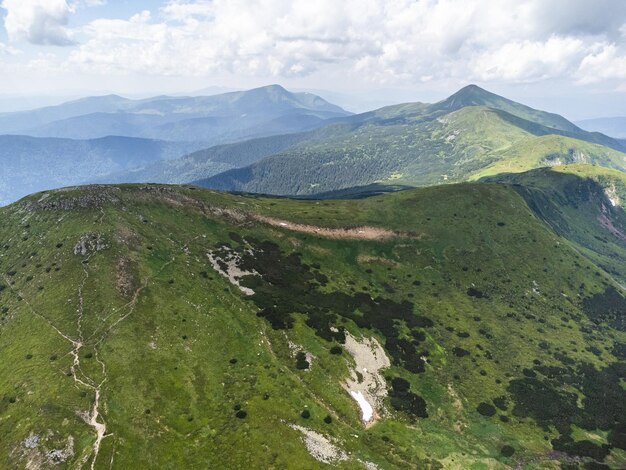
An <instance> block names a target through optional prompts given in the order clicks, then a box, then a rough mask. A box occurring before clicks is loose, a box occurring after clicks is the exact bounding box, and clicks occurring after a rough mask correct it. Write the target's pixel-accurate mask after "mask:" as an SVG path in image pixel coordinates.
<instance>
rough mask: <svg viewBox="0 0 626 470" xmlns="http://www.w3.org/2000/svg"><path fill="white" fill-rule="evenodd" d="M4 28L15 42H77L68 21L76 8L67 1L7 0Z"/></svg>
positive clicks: (46, 43)
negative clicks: (68, 27) (71, 34)
mask: <svg viewBox="0 0 626 470" xmlns="http://www.w3.org/2000/svg"><path fill="white" fill-rule="evenodd" d="M1 6H2V8H4V9H5V10H6V16H5V19H4V27H5V28H6V31H7V34H8V35H9V38H10V39H11V40H12V41H17V40H23V39H25V40H27V41H28V42H30V43H32V44H37V45H54V46H70V45H73V44H75V42H74V41H73V40H72V39H71V37H70V35H69V31H68V29H67V24H68V21H69V16H70V14H71V13H72V7H70V5H68V3H67V2H66V1H65V0H3V1H2V4H1Z"/></svg>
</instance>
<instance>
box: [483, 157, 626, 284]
mask: <svg viewBox="0 0 626 470" xmlns="http://www.w3.org/2000/svg"><path fill="white" fill-rule="evenodd" d="M484 181H491V182H494V181H499V182H504V183H507V184H511V185H513V188H514V189H515V190H516V191H517V192H518V193H519V194H520V195H521V196H522V197H523V198H524V199H525V200H526V202H527V203H528V205H529V206H530V207H531V209H533V211H534V212H535V214H537V216H538V217H539V218H541V219H542V220H543V221H545V222H546V223H547V224H548V225H549V226H550V227H551V228H552V229H553V230H554V231H555V232H557V233H559V234H560V235H561V236H563V237H565V238H567V239H568V240H570V241H571V242H572V243H573V244H574V246H575V247H576V249H578V250H579V251H581V252H582V253H584V254H585V256H587V257H589V258H590V259H592V260H593V261H594V262H595V263H596V264H597V265H599V266H600V267H602V268H603V269H604V270H605V271H607V272H609V273H610V274H611V275H613V276H614V277H615V278H616V280H618V282H620V283H621V284H622V285H626V263H624V260H626V213H625V212H624V209H623V208H624V201H626V174H624V173H623V172H620V171H615V170H609V169H606V168H602V167H598V166H590V165H582V164H576V165H565V166H557V167H553V168H541V169H537V170H533V171H530V172H527V173H520V174H504V173H503V174H499V175H496V176H493V177H488V178H485V179H484Z"/></svg>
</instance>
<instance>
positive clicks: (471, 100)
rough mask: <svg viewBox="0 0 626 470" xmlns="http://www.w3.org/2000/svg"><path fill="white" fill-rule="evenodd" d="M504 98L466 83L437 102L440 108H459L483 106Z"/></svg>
mask: <svg viewBox="0 0 626 470" xmlns="http://www.w3.org/2000/svg"><path fill="white" fill-rule="evenodd" d="M505 99H506V98H502V97H501V96H498V95H496V94H495V93H491V92H490V91H487V90H485V89H484V88H481V87H479V86H478V85H474V84H471V85H467V86H465V87H463V88H461V89H460V90H459V91H457V92H456V93H454V94H453V95H451V96H449V97H448V98H446V99H445V100H443V101H441V102H440V103H439V105H440V107H441V108H445V109H452V110H454V109H460V108H464V107H466V106H485V105H491V104H493V103H494V102H495V101H502V100H505Z"/></svg>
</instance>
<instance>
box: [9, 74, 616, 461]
mask: <svg viewBox="0 0 626 470" xmlns="http://www.w3.org/2000/svg"><path fill="white" fill-rule="evenodd" d="M118 118H119V119H118ZM2 126H4V127H2ZM11 126H13V127H11ZM0 127H2V129H4V130H3V132H12V131H11V129H13V130H14V131H16V132H24V133H27V132H30V133H32V134H37V135H1V136H0V163H1V164H2V172H1V173H0V202H2V201H4V202H10V201H14V200H15V199H17V198H18V197H21V196H23V195H24V194H25V193H32V194H29V195H27V196H25V197H23V198H22V199H20V200H18V201H16V202H12V203H11V204H9V205H7V206H6V207H0V351H2V357H3V360H2V361H0V435H1V436H2V439H0V467H2V468H32V469H39V468H62V469H64V468H68V469H69V468H72V469H73V468H78V469H82V468H91V469H92V470H94V469H98V470H99V469H111V468H141V467H145V468H276V469H278V468H285V469H300V468H307V469H308V468H311V469H323V468H339V469H355V468H357V469H364V470H387V469H389V470H391V469H405V468H419V469H422V468H424V469H448V468H453V469H466V468H474V469H486V468H489V469H498V470H500V469H511V468H520V469H522V468H528V469H531V468H532V469H534V468H547V469H555V470H556V469H568V470H573V469H580V470H583V469H584V470H596V469H612V468H626V394H625V393H624V377H626V211H625V210H624V201H626V148H625V147H624V142H623V141H620V140H618V139H615V138H612V137H608V136H607V135H604V134H601V133H598V132H590V131H587V130H583V129H582V128H581V127H578V126H577V125H575V124H573V123H571V122H569V121H568V120H566V119H565V118H563V117H561V116H559V115H556V114H551V113H546V112H542V111H539V110H535V109H532V108H529V107H527V106H524V105H522V104H519V103H515V102H513V101H510V100H508V99H506V98H503V97H500V96H497V95H494V94H492V93H490V92H488V91H486V90H483V89H481V88H479V87H477V86H468V87H466V88H463V89H461V90H460V91H458V92H457V93H455V94H453V95H451V96H450V97H449V98H447V99H445V100H442V101H440V102H438V103H433V104H428V103H407V104H401V105H396V106H388V107H385V108H381V109H378V110H374V111H370V112H366V113H361V114H356V115H352V114H350V113H347V112H345V111H343V110H341V109H340V108H337V107H335V106H334V105H332V104H330V103H327V102H325V101H323V100H321V99H320V98H317V97H315V96H314V95H308V94H293V93H290V92H288V91H286V90H284V89H283V88H281V87H277V86H270V87H266V88H261V89H256V90H250V91H247V92H236V93H226V94H222V95H217V96H212V97H202V98H176V97H174V98H172V97H159V98H153V99H148V100H136V101H133V100H127V99H124V98H120V97H112V96H109V97H102V98H98V99H86V100H80V101H76V102H71V103H68V104H65V105H60V106H57V107H50V108H45V109H41V110H35V111H31V112H26V113H16V114H12V115H6V116H2V117H0ZM109 131H115V132H118V133H121V134H123V135H114V136H103V135H106V133H107V132H109ZM52 134H54V135H57V134H58V136H56V137H51V136H50V135H52ZM78 137H81V138H80V139H79V138H78ZM86 182H88V183H90V184H84V183H86ZM104 183H108V184H104ZM112 183H113V184H112ZM122 183H131V184H122ZM159 183H169V184H159ZM81 184H82V185H81ZM79 185H80V186H79ZM61 186H65V187H63V188H60V189H54V188H59V187H61ZM68 186H69V187H68ZM201 186H205V188H203V187H201ZM216 189H218V190H219V191H217V190H216ZM225 191H227V192H225ZM260 193H263V194H260Z"/></svg>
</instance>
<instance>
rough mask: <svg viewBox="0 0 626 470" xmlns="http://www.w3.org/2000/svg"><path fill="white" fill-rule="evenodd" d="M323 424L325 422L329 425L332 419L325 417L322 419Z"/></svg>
mask: <svg viewBox="0 0 626 470" xmlns="http://www.w3.org/2000/svg"><path fill="white" fill-rule="evenodd" d="M324 422H325V423H326V424H330V423H332V422H333V419H332V418H331V417H330V416H326V418H324Z"/></svg>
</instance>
